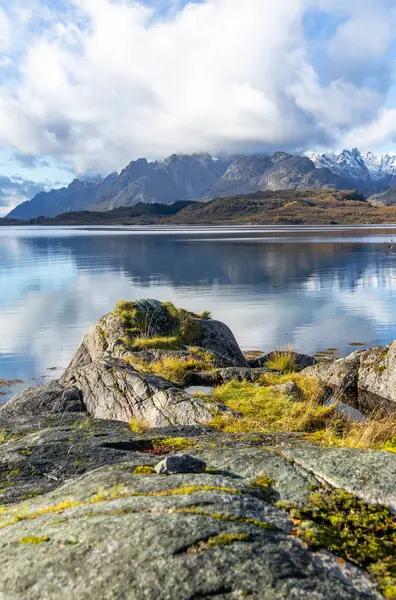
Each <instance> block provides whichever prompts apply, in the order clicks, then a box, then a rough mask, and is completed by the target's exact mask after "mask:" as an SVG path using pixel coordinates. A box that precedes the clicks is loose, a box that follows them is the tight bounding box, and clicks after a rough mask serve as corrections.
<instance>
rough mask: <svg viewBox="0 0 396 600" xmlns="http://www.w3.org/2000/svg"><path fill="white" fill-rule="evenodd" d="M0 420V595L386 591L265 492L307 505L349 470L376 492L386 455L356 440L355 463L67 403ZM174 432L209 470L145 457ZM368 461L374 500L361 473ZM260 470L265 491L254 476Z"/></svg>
mask: <svg viewBox="0 0 396 600" xmlns="http://www.w3.org/2000/svg"><path fill="white" fill-rule="evenodd" d="M0 428H1V429H2V431H6V432H8V436H9V437H8V439H7V441H5V442H4V443H3V444H1V445H0V490H1V491H0V502H1V503H2V504H1V505H0V506H1V508H0V559H1V563H2V569H1V572H0V598H5V599H7V600H8V599H10V600H14V599H15V600H22V599H23V600H42V599H48V600H52V599H54V600H57V599H59V598H73V599H76V600H80V599H81V600H83V599H84V600H85V599H88V598H92V597H95V596H96V597H98V598H105V599H107V598H108V599H113V598H114V599H119V598H125V599H131V600H135V599H136V600H138V599H139V600H140V599H141V598H147V599H150V600H151V599H153V600H154V599H156V598H160V599H164V600H168V599H169V600H173V599H174V598H183V599H184V598H185V599H191V600H192V599H195V598H212V597H216V598H225V599H234V598H244V597H250V598H269V599H271V600H272V599H274V600H275V599H279V598H285V599H289V598H292V599H294V598H313V599H317V598H318V599H323V600H328V599H330V600H331V599H349V598H350V599H354V598H359V599H360V598H361V599H367V600H368V599H379V598H382V596H381V594H380V592H379V591H378V589H377V588H376V587H375V584H374V583H373V581H372V580H371V579H370V577H369V576H368V574H367V573H366V572H364V571H362V570H361V569H359V568H357V567H356V566H353V565H352V564H350V563H349V562H348V561H346V562H345V561H341V562H340V561H339V560H338V557H337V556H336V555H332V554H331V553H329V552H327V551H325V550H320V549H318V550H316V551H313V550H312V549H309V548H308V547H306V546H305V545H304V543H303V542H302V541H300V540H299V539H298V538H296V536H294V535H292V531H293V522H292V520H291V518H290V517H289V514H288V513H287V512H284V511H283V510H280V509H279V508H277V507H276V506H275V501H276V500H278V499H280V500H287V501H292V502H296V503H299V504H304V503H305V502H306V501H307V498H308V497H309V495H310V494H311V490H312V486H315V485H318V484H321V483H323V482H324V481H327V482H329V484H330V483H331V485H333V486H341V485H346V483H347V477H348V474H349V488H350V489H351V491H353V492H354V493H356V494H357V495H359V497H361V498H362V499H366V500H367V501H370V502H374V501H378V502H382V501H383V500H384V499H385V495H386V494H387V493H388V492H387V491H386V490H388V491H389V490H390V489H391V487H392V486H393V489H395V488H396V478H395V463H396V460H395V456H394V455H391V454H389V455H388V454H386V453H384V452H360V458H361V460H360V463H359V465H358V464H357V461H356V456H355V455H354V453H353V452H350V451H348V450H343V449H338V450H337V455H335V454H334V452H333V449H323V450H322V454H319V455H318V459H317V460H315V459H314V452H313V451H310V447H309V446H307V445H306V444H304V443H303V442H302V441H301V440H300V439H299V437H298V436H296V435H287V434H270V435H260V436H254V437H253V436H251V435H245V436H241V435H239V436H235V435H232V434H220V433H218V432H216V431H214V430H212V429H211V428H210V427H207V426H197V427H191V426H190V427H167V428H159V429H153V430H150V431H149V432H148V433H145V434H135V433H133V432H131V431H130V430H129V428H128V426H127V425H126V424H125V423H121V422H117V421H109V420H98V419H92V418H89V417H87V416H86V415H84V414H77V413H74V414H72V413H69V414H67V413H65V414H64V415H57V414H55V415H54V414H52V415H47V416H45V415H40V416H38V417H37V418H36V419H32V418H29V419H26V420H25V421H24V422H22V421H20V422H19V425H18V427H16V426H15V424H13V423H12V422H11V421H7V420H6V419H4V418H3V419H1V418H0ZM180 440H183V443H184V445H185V446H187V447H188V454H189V455H191V456H194V457H196V458H200V459H201V460H203V461H205V463H206V465H207V471H206V472H205V473H186V474H171V475H160V474H157V473H153V472H152V471H153V469H150V468H149V469H147V467H154V466H155V465H156V464H157V463H158V462H159V461H160V460H161V459H164V458H166V456H167V455H166V450H165V448H166V444H168V446H169V447H170V448H171V447H172V445H171V444H172V441H174V443H175V444H176V445H177V444H180ZM169 444H170V445H169ZM315 450H318V449H317V448H315ZM182 453H185V451H183V452H182ZM335 465H338V467H337V468H336V467H335ZM142 467H146V469H144V470H142ZM374 467H375V469H376V473H377V480H376V483H375V485H376V486H377V488H378V489H380V490H381V489H382V490H383V494H384V495H383V496H381V495H379V496H378V497H377V498H374V497H373V485H372V481H371V480H369V479H368V480H366V481H365V480H364V477H363V476H362V473H363V472H364V469H369V468H374ZM354 472H356V477H355V478H354V477H353V476H351V474H353V473H354ZM263 474H265V475H266V476H267V477H269V478H271V480H272V488H271V495H272V498H271V500H270V499H269V497H268V496H267V495H266V493H264V492H263V491H262V488H260V486H258V485H257V484H256V483H255V482H256V481H257V478H260V477H262V476H263ZM357 477H360V479H357ZM389 498H390V499H392V496H391V494H390V495H389ZM392 504H393V501H392ZM393 507H394V508H396V506H394V505H393ZM21 573H23V577H21Z"/></svg>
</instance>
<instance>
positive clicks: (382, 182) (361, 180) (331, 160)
mask: <svg viewBox="0 0 396 600" xmlns="http://www.w3.org/2000/svg"><path fill="white" fill-rule="evenodd" d="M307 156H308V157H309V158H310V159H311V160H312V161H313V162H314V164H315V166H316V167H317V168H324V167H326V168H327V169H329V170H330V171H331V172H332V173H334V174H335V175H339V176H340V177H343V178H346V179H349V180H351V181H353V182H355V183H356V185H357V186H358V187H360V188H361V187H362V186H364V187H367V188H368V189H378V188H386V187H389V186H391V185H396V153H394V152H390V153H388V154H380V153H374V152H370V151H368V150H364V151H360V150H358V149H357V148H352V150H343V151H342V152H340V153H339V154H336V153H335V152H326V153H325V154H319V153H317V152H309V153H307Z"/></svg>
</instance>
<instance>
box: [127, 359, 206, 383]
mask: <svg viewBox="0 0 396 600" xmlns="http://www.w3.org/2000/svg"><path fill="white" fill-rule="evenodd" d="M125 360H126V361H127V362H128V363H129V364H130V365H131V366H132V367H134V368H136V369H138V370H140V371H144V372H145V373H153V374H155V375H160V376H161V377H164V378H165V379H168V380H169V381H173V382H174V383H183V380H184V376H185V375H186V373H187V372H188V371H210V370H212V369H213V364H212V363H211V362H209V361H207V360H205V358H203V359H201V358H194V357H191V356H190V357H185V358H184V357H175V356H164V357H162V358H161V359H159V360H155V361H152V362H147V361H144V360H141V359H138V358H136V357H134V356H130V357H128V358H126V359H125Z"/></svg>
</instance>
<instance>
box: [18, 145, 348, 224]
mask: <svg viewBox="0 0 396 600" xmlns="http://www.w3.org/2000/svg"><path fill="white" fill-rule="evenodd" d="M354 187H355V186H354V185H350V183H349V181H347V180H345V179H342V178H341V177H339V176H338V175H335V174H333V173H331V172H330V171H329V170H328V169H326V168H324V169H322V168H316V167H315V165H314V163H313V162H312V161H311V160H310V159H309V158H307V157H306V156H293V155H291V154H286V153H284V152H276V153H275V154H272V155H271V156H238V157H235V158H213V157H212V156H210V155H209V154H193V155H191V156H187V155H176V154H174V155H172V156H170V157H168V158H166V159H165V160H163V161H154V162H148V161H147V160H146V159H145V158H140V159H138V160H136V161H132V162H131V163H130V164H129V165H128V166H127V167H126V168H125V169H123V170H122V171H121V173H120V174H119V175H117V174H111V175H109V176H108V177H107V178H106V179H105V180H103V181H100V182H91V183H86V182H84V183H83V182H79V181H78V180H75V181H73V182H72V183H71V184H70V185H69V186H68V187H67V188H62V189H61V190H52V191H50V192H42V193H41V194H38V195H37V196H35V197H34V198H33V199H32V200H30V201H27V202H24V203H22V204H21V205H19V206H17V207H16V208H15V209H14V210H12V211H11V212H10V213H9V215H8V217H9V218H19V219H27V218H32V217H39V216H55V215H56V214H60V213H65V212H70V211H76V210H91V211H107V210H112V209H114V208H119V207H122V206H133V205H135V204H138V203H139V202H144V203H149V204H151V203H154V202H157V203H161V204H172V203H173V202H177V201H180V200H209V199H211V198H214V197H217V196H219V197H227V196H229V195H232V194H246V193H251V192H256V191H257V190H278V189H280V190H284V189H290V188H292V189H307V188H308V189H321V188H329V189H353V188H354Z"/></svg>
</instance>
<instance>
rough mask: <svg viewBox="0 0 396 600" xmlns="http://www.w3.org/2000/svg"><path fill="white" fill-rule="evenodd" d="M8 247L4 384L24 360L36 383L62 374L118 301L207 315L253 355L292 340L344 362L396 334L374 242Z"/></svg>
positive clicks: (24, 241) (388, 284)
mask: <svg viewBox="0 0 396 600" xmlns="http://www.w3.org/2000/svg"><path fill="white" fill-rule="evenodd" d="M316 235H317V234H316ZM5 241H6V243H5ZM5 241H4V238H3V239H2V238H1V237H0V242H2V243H1V244H0V307H1V312H0V373H1V376H3V377H7V376H9V377H13V376H16V374H18V375H21V370H20V368H21V363H23V361H25V371H26V375H25V376H27V377H32V376H35V375H41V374H43V373H45V372H46V369H47V368H48V367H53V366H59V367H63V366H65V365H66V364H67V362H68V360H69V359H70V357H71V355H72V353H73V351H74V350H75V348H76V346H77V344H78V343H79V341H80V339H81V337H82V335H83V333H84V331H85V330H86V329H87V327H88V326H89V325H90V324H91V323H92V322H93V320H95V319H96V318H98V317H100V316H101V315H103V314H104V313H106V312H107V311H109V310H111V309H112V308H113V307H114V305H115V303H116V302H117V300H119V299H120V298H130V299H135V298H138V297H142V296H143V297H144V296H145V297H155V298H158V299H160V300H171V301H173V302H174V303H175V304H176V305H178V306H184V307H186V308H188V309H191V310H196V311H202V310H204V309H205V310H210V311H211V312H212V313H213V316H214V317H215V318H219V319H221V320H223V321H224V322H226V323H227V324H228V325H229V327H230V328H231V329H232V330H233V332H234V333H235V335H236V337H237V339H238V341H239V343H240V344H241V346H242V347H243V348H245V349H248V348H257V349H263V350H266V351H267V350H271V349H273V348H276V347H279V346H280V345H283V344H288V343H290V344H292V345H294V346H295V347H296V349H298V350H300V351H305V352H314V351H316V350H318V349H323V348H324V347H329V346H333V347H338V348H340V349H341V350H342V351H343V353H347V352H348V351H350V350H352V348H350V346H349V344H350V343H351V342H367V343H388V342H389V341H391V340H392V339H393V338H395V337H396V327H394V325H393V321H392V319H393V315H394V310H393V309H394V301H395V299H396V297H395V294H396V263H395V262H394V261H387V260H386V257H385V256H384V254H383V253H381V252H379V251H377V250H373V247H372V244H371V245H370V244H369V245H368V246H363V245H359V244H357V245H355V244H354V245H352V246H351V245H350V244H345V243H343V244H341V243H340V244H339V245H334V244H333V245H331V244H322V245H320V244H315V245H311V244H305V245H304V244H297V245H294V244H282V243H280V242H279V240H277V242H276V244H270V243H265V244H263V243H261V242H258V243H257V244H250V243H249V244H234V243H231V242H229V241H228V242H227V243H222V244H217V243H214V242H213V240H207V241H206V243H205V244H202V245H200V244H198V245H197V244H191V243H189V242H187V240H186V238H185V237H184V238H183V239H181V238H179V237H178V236H175V235H172V236H169V237H166V236H164V235H161V239H159V238H156V237H155V236H150V237H149V238H148V237H147V236H137V235H134V236H132V237H131V238H128V236H122V235H117V236H114V237H113V236H111V235H107V236H98V235H95V236H93V237H90V236H89V235H87V234H86V233H85V235H79V236H73V237H71V238H67V237H64V236H58V237H57V238H56V239H54V238H49V237H48V236H47V238H43V237H40V239H34V238H29V237H23V238H18V239H17V240H16V239H15V238H13V237H12V236H10V235H8V237H7V238H6V240H5ZM354 241H355V240H354ZM13 361H14V362H13ZM13 365H14V371H12V369H13ZM17 367H18V368H17ZM4 370H7V373H4Z"/></svg>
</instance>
